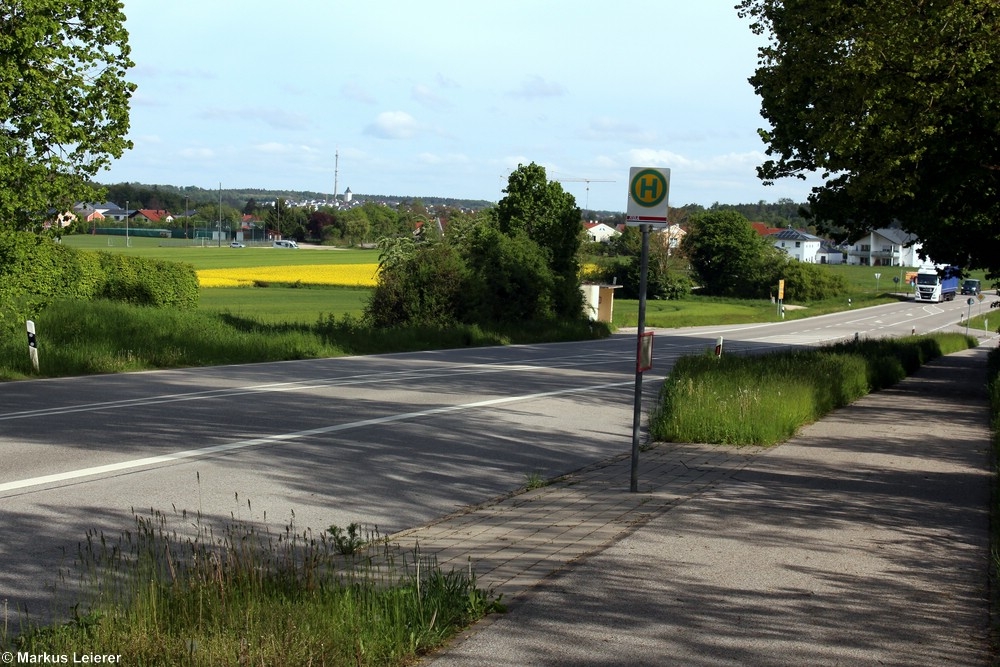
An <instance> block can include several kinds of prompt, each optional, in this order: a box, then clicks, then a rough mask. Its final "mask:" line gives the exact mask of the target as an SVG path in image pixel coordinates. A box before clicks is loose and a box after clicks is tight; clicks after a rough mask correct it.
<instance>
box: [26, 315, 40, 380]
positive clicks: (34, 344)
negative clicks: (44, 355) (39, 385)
mask: <svg viewBox="0 0 1000 667" xmlns="http://www.w3.org/2000/svg"><path fill="white" fill-rule="evenodd" d="M28 355H29V356H30V357H31V367H32V368H34V369H35V372H36V373H37V372H38V340H37V339H36V338H35V323H34V322H32V321H31V320H28Z"/></svg>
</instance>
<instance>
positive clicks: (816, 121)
mask: <svg viewBox="0 0 1000 667" xmlns="http://www.w3.org/2000/svg"><path fill="white" fill-rule="evenodd" d="M737 9H738V10H739V12H740V14H741V16H744V17H749V18H750V19H751V20H752V29H753V30H754V31H755V32H756V33H758V34H762V35H767V36H768V37H769V42H768V43H767V45H766V46H764V47H762V48H761V49H760V51H759V56H760V59H759V63H758V68H757V70H756V72H755V74H754V75H753V77H751V79H750V82H751V83H752V84H753V86H754V88H755V90H756V91H757V93H758V95H760V98H761V113H762V115H763V116H764V118H765V119H766V120H767V121H768V122H769V123H770V127H769V128H765V129H763V130H761V136H762V137H763V139H764V141H765V142H766V143H767V146H768V148H767V153H768V155H769V156H770V159H769V160H767V161H766V162H765V163H764V164H763V165H761V166H760V167H759V168H758V173H759V175H760V177H761V178H762V179H764V180H765V181H768V182H770V181H774V180H776V179H779V178H784V177H803V176H804V175H806V174H809V173H811V172H819V173H820V174H821V175H822V176H823V178H824V182H823V184H822V185H820V186H818V187H816V188H814V189H813V191H812V194H811V195H810V198H809V203H810V208H811V212H812V214H813V215H814V216H815V217H816V218H817V219H819V220H820V221H829V222H832V223H834V224H837V225H840V226H842V227H844V228H845V229H846V230H847V233H848V235H849V236H850V237H851V238H857V237H859V236H861V235H862V234H864V233H865V232H867V231H868V230H869V229H872V228H877V227H880V226H884V225H888V224H890V223H892V222H894V221H898V222H899V223H900V224H901V226H902V227H903V229H905V230H906V231H908V232H912V233H914V234H916V235H917V236H918V237H920V239H921V241H922V242H923V249H924V251H925V252H926V253H927V254H928V255H929V256H931V257H932V258H933V259H934V260H935V261H938V262H948V263H952V264H958V265H961V266H963V267H966V268H977V267H981V268H987V269H990V270H991V271H992V272H993V273H998V272H1000V226H998V225H997V224H996V221H997V220H998V219H1000V104H998V100H997V91H998V90H1000V4H998V3H997V2H996V0H942V1H940V2H938V1H934V2H929V1H921V2H915V1H914V0H878V1H877V2H876V1H875V0H861V1H856V0H828V1H827V2H811V1H810V0H743V1H742V2H740V3H739V4H738V5H737Z"/></svg>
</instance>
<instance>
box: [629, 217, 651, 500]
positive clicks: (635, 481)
mask: <svg viewBox="0 0 1000 667" xmlns="http://www.w3.org/2000/svg"><path fill="white" fill-rule="evenodd" d="M640 229H641V230H642V257H641V259H640V262H639V332H638V336H637V338H636V355H638V354H639V352H640V350H641V349H642V335H643V333H644V331H645V329H646V273H647V272H648V270H649V225H640ZM637 358H638V357H637ZM640 368H641V366H640V364H638V363H637V364H636V366H635V406H634V409H633V412H632V475H631V478H630V482H629V491H631V492H632V493H635V492H636V491H638V490H639V427H640V425H641V423H642V370H640Z"/></svg>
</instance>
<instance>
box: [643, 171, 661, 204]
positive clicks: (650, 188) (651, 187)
mask: <svg viewBox="0 0 1000 667" xmlns="http://www.w3.org/2000/svg"><path fill="white" fill-rule="evenodd" d="M659 192H660V180H659V179H658V178H656V177H655V176H644V177H642V178H641V179H640V181H639V199H642V200H645V201H653V200H656V199H658V198H659Z"/></svg>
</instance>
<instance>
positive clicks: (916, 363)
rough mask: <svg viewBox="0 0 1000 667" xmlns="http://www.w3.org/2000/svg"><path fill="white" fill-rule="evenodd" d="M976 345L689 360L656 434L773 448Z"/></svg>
mask: <svg viewBox="0 0 1000 667" xmlns="http://www.w3.org/2000/svg"><path fill="white" fill-rule="evenodd" d="M975 345H976V341H975V339H974V338H970V337H966V336H963V335H961V334H934V335H932V336H913V337H909V338H903V339H875V340H862V341H858V342H847V343H838V344H836V345H831V346H828V347H825V348H821V349H817V350H805V351H803V350H799V351H792V352H780V353H773V354H763V355H752V356H742V355H732V354H730V355H723V356H722V357H719V358H716V357H715V356H714V355H713V354H711V353H708V352H707V353H706V354H704V355H701V356H691V357H682V358H681V359H679V360H678V361H677V362H676V363H675V364H674V367H673V369H672V370H671V372H670V375H669V376H668V377H667V379H666V380H665V382H664V384H663V386H662V388H661V391H660V399H659V402H658V404H657V406H656V407H655V408H654V410H653V411H652V414H651V416H650V433H651V434H652V436H653V437H654V438H655V439H656V440H662V441H682V442H706V443H716V444H727V445H765V446H766V445H773V444H775V443H778V442H782V441H784V440H787V439H788V438H789V437H791V436H792V435H794V434H795V432H796V431H797V430H798V429H799V428H801V427H802V426H803V425H805V424H809V423H811V422H814V421H816V420H817V419H819V418H821V417H822V416H823V415H825V414H827V413H828V412H830V411H831V410H835V409H837V408H840V407H843V406H845V405H848V404H849V403H851V402H853V401H855V400H857V399H858V398H860V397H861V396H864V395H865V394H867V393H868V392H870V391H876V390H878V389H882V388H885V387H888V386H891V385H893V384H895V383H896V382H898V381H899V380H901V379H903V378H904V377H906V376H907V375H908V374H910V373H913V372H914V371H915V370H916V369H917V368H919V367H920V366H921V365H922V364H924V363H926V362H927V361H929V360H931V359H934V358H935V357H938V356H940V355H942V354H950V353H952V352H956V351H958V350H962V349H967V348H969V347H974V346H975Z"/></svg>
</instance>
